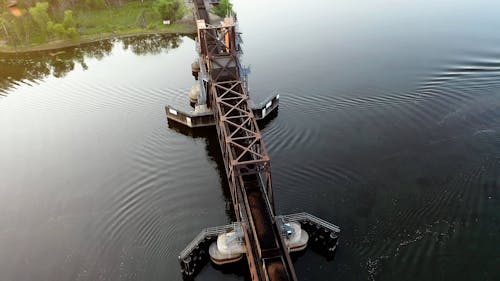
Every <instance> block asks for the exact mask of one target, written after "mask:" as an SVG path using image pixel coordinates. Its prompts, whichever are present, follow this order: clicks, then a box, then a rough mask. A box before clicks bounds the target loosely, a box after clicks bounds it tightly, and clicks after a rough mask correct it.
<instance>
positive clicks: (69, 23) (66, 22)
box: [63, 10, 76, 29]
mask: <svg viewBox="0 0 500 281" xmlns="http://www.w3.org/2000/svg"><path fill="white" fill-rule="evenodd" d="M63 26H64V28H66V29H69V28H72V27H73V28H75V27H76V22H75V19H74V18H73V11H71V10H66V11H64V19H63Z"/></svg>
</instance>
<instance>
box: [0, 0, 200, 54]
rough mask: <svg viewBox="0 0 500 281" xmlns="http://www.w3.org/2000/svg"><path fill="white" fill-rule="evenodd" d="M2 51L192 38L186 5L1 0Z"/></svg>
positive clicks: (147, 0)
mask: <svg viewBox="0 0 500 281" xmlns="http://www.w3.org/2000/svg"><path fill="white" fill-rule="evenodd" d="M0 4H1V5H2V7H4V8H3V9H2V14H1V15H0V52H4V53H7V52H27V51H38V50H50V49H59V48H64V47H69V46H75V45H79V44H82V43H88V42H93V41H98V40H102V39H107V38H112V37H120V36H127V35H136V34H156V33H172V34H191V33H194V32H195V31H196V30H195V25H194V23H193V17H192V15H191V13H190V11H189V10H188V9H187V7H186V4H185V3H184V0H136V1H131V0H46V1H36V0H24V1H10V0H0Z"/></svg>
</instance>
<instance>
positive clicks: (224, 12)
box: [212, 0, 233, 18]
mask: <svg viewBox="0 0 500 281" xmlns="http://www.w3.org/2000/svg"><path fill="white" fill-rule="evenodd" d="M212 11H213V13H214V14H216V15H218V16H219V17H221V18H224V17H227V16H228V15H229V14H231V13H232V12H233V4H231V3H230V2H229V0H220V2H219V5H217V6H215V7H214V8H213V10H212Z"/></svg>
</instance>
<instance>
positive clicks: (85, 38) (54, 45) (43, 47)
mask: <svg viewBox="0 0 500 281" xmlns="http://www.w3.org/2000/svg"><path fill="white" fill-rule="evenodd" d="M195 33H196V28H195V25H193V24H187V23H182V24H177V25H172V26H168V27H166V28H162V29H156V30H147V29H143V30H133V31H132V30H130V31H123V32H113V33H102V34H96V35H82V36H81V37H80V39H78V40H77V41H75V40H71V39H68V40H53V41H49V42H47V43H43V44H38V45H36V46H23V47H19V48H15V47H11V46H7V45H3V46H0V54H20V53H31V52H43V51H51V50H60V49H65V48H70V47H77V46H80V45H82V44H88V43H93V42H98V41H102V40H108V39H113V38H123V37H131V36H138V35H153V34H177V35H190V34H195Z"/></svg>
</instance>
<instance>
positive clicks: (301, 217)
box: [278, 212, 340, 232]
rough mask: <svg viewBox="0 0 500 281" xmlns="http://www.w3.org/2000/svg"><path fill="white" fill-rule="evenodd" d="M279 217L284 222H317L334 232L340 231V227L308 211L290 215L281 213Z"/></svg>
mask: <svg viewBox="0 0 500 281" xmlns="http://www.w3.org/2000/svg"><path fill="white" fill-rule="evenodd" d="M278 218H279V219H283V221H284V222H301V221H310V222H313V223H315V224H318V225H320V226H322V227H324V228H327V229H329V230H331V231H334V232H340V227H338V226H336V225H334V224H333V223H329V222H327V221H325V220H322V219H320V218H318V217H316V216H313V215H311V214H309V213H305V212H302V213H296V214H290V215H281V216H278Z"/></svg>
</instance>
